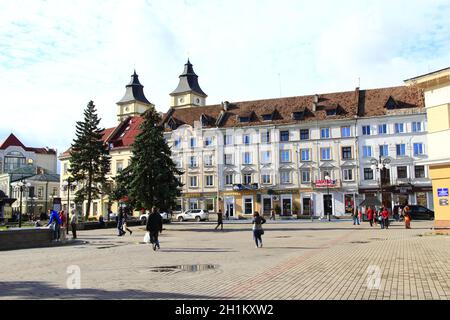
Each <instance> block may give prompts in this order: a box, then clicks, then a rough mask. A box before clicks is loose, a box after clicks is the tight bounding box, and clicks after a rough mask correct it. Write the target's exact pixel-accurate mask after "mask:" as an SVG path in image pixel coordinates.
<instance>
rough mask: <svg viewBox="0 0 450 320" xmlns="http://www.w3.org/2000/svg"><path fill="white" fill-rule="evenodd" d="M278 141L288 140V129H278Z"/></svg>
mask: <svg viewBox="0 0 450 320" xmlns="http://www.w3.org/2000/svg"><path fill="white" fill-rule="evenodd" d="M280 141H289V131H280Z"/></svg>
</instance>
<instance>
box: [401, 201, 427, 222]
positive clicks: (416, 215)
mask: <svg viewBox="0 0 450 320" xmlns="http://www.w3.org/2000/svg"><path fill="white" fill-rule="evenodd" d="M408 206H409V208H410V209H411V211H410V214H411V219H412V220H434V211H433V210H430V209H428V208H427V207H424V206H419V205H413V204H412V205H408ZM399 207H400V206H395V207H394V212H400V208H399ZM402 207H403V206H402Z"/></svg>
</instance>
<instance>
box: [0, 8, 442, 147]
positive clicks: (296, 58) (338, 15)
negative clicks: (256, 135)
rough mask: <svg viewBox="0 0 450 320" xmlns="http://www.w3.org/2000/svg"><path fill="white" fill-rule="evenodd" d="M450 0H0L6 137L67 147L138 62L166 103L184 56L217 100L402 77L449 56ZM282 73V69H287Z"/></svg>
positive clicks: (104, 114)
mask: <svg viewBox="0 0 450 320" xmlns="http://www.w3.org/2000/svg"><path fill="white" fill-rule="evenodd" d="M449 14H450V6H449V4H448V1H440V0H432V1H403V0H401V1H387V0H386V1H374V0H373V1H345V2H344V1H331V0H328V1H314V2H312V1H311V2H306V1H287V0H286V1H275V0H274V1H268V0H266V1H256V0H250V1H236V0H235V1H206V0H203V1H156V0H155V1H150V0H148V1H145V0H134V1H125V0H115V1H109V0H108V1H92V0H79V1H73V2H72V1H70V2H69V1H55V0H48V1H36V0H29V1H26V0H22V1H9V2H6V1H4V2H2V3H0V87H1V88H2V111H3V113H2V123H1V125H0V139H2V137H5V136H6V135H7V134H8V133H9V132H14V133H17V135H18V136H19V138H21V139H22V140H24V142H25V143H27V144H29V145H33V146H46V145H48V146H50V147H55V148H58V150H59V151H62V149H65V148H67V147H68V146H69V145H70V143H71V141H72V139H73V135H74V123H75V121H77V120H81V119H82V111H83V108H84V107H85V106H86V104H87V103H88V101H89V100H91V99H92V100H94V101H95V103H96V105H97V107H98V110H99V114H100V117H101V118H103V122H102V125H103V126H105V127H109V126H113V125H115V123H116V116H115V114H116V105H115V102H117V101H118V100H119V99H120V98H121V97H122V95H123V93H124V91H125V88H124V86H125V85H126V84H127V83H128V81H129V79H130V78H129V76H130V75H131V74H132V72H133V68H134V67H136V69H137V72H138V74H139V75H140V80H141V82H142V83H143V84H144V86H145V92H146V95H147V98H148V99H149V100H150V101H152V102H153V103H155V104H156V105H157V108H158V109H159V110H161V111H166V110H167V108H168V102H169V93H170V92H171V91H172V90H173V89H174V88H175V87H176V85H177V82H178V75H179V74H180V73H181V72H182V70H183V64H184V63H185V61H186V58H187V56H188V55H189V57H190V58H191V61H192V63H193V64H194V68H195V71H196V72H197V74H198V75H199V80H200V85H201V86H202V88H203V90H204V91H205V92H206V93H207V94H208V95H209V98H208V102H209V103H219V102H220V101H222V100H229V101H239V100H250V99H260V98H270V97H278V96H279V95H280V88H279V83H280V81H281V86H282V88H281V91H282V95H283V96H294V95H302V94H312V93H320V92H330V91H338V90H352V89H353V88H354V87H355V86H356V85H357V81H358V77H360V78H361V86H362V87H363V88H371V87H382V86H393V85H401V84H402V80H403V79H406V78H408V77H412V76H415V75H418V74H420V73H424V72H427V71H429V70H433V69H437V68H442V67H446V66H448V61H450V50H449V49H450V41H449V40H450V39H449V35H450V25H449V24H448V23H447V17H448V16H449ZM278 74H280V76H279V75H278Z"/></svg>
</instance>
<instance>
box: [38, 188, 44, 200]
mask: <svg viewBox="0 0 450 320" xmlns="http://www.w3.org/2000/svg"><path fill="white" fill-rule="evenodd" d="M37 197H38V199H43V198H44V187H39V188H38V194H37Z"/></svg>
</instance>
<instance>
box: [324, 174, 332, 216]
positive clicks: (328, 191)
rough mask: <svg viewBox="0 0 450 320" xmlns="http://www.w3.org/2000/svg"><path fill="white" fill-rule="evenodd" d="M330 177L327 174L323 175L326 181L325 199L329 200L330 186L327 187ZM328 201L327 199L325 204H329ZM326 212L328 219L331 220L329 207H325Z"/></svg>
mask: <svg viewBox="0 0 450 320" xmlns="http://www.w3.org/2000/svg"><path fill="white" fill-rule="evenodd" d="M330 179H331V177H330V176H329V175H326V176H325V181H326V184H327V200H328V201H329V200H330V187H329V183H330ZM328 201H327V204H328V205H329V203H328ZM327 213H328V221H331V216H330V210H329V208H327Z"/></svg>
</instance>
